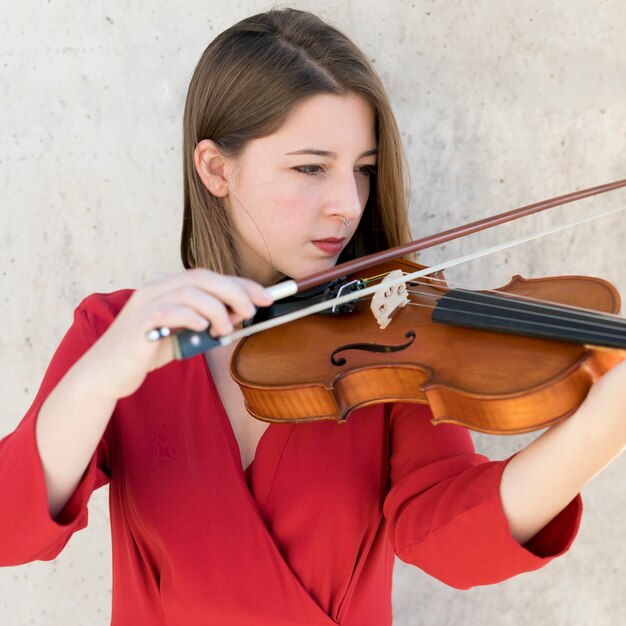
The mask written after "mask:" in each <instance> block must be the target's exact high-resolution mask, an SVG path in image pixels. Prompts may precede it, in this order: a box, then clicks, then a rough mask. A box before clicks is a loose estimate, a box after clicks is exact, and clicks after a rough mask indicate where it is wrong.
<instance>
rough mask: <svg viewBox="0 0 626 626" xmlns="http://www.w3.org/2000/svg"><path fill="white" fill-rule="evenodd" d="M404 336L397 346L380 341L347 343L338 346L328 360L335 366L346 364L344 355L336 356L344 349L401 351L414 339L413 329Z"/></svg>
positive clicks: (385, 351)
mask: <svg viewBox="0 0 626 626" xmlns="http://www.w3.org/2000/svg"><path fill="white" fill-rule="evenodd" d="M404 336H405V337H406V338H407V339H409V341H407V342H406V343H403V344H400V345H398V346H391V345H386V344H382V343H349V344H347V345H345V346H340V347H339V348H337V349H336V350H334V351H333V353H332V354H331V355H330V362H331V363H332V364H333V365H336V366H337V367H342V366H343V365H345V364H346V362H347V361H346V359H345V358H344V357H339V358H336V357H337V355H338V354H339V353H340V352H344V351H346V350H365V351H366V352H384V353H389V352H401V351H402V350H406V349H407V348H409V347H410V346H411V344H412V343H413V342H414V341H415V331H412V330H408V331H407V332H406V333H405V334H404Z"/></svg>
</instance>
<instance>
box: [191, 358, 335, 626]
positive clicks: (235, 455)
mask: <svg viewBox="0 0 626 626" xmlns="http://www.w3.org/2000/svg"><path fill="white" fill-rule="evenodd" d="M202 361H203V362H204V368H205V372H206V375H207V382H208V385H209V389H210V392H211V393H212V394H213V397H214V399H215V407H216V408H217V413H218V421H219V422H220V425H221V427H222V431H223V433H224V437H225V439H226V443H227V444H228V448H229V450H230V457H231V461H232V463H233V466H234V469H235V472H236V474H237V476H238V477H239V481H240V484H241V487H242V490H243V492H244V494H245V496H246V498H247V500H248V502H249V503H250V509H251V512H252V514H253V516H254V517H255V518H256V519H257V522H258V524H259V526H260V529H261V531H262V532H263V534H264V535H265V536H266V537H267V539H268V541H269V543H270V544H271V549H272V551H273V552H274V554H275V558H276V560H277V562H279V563H280V564H281V568H282V569H283V570H284V571H285V572H286V573H287V574H288V577H289V579H290V580H291V581H292V583H293V584H294V585H295V587H296V588H297V589H298V590H299V592H300V593H301V595H302V597H303V598H306V601H307V602H308V603H309V604H310V605H311V606H312V609H313V610H315V611H316V612H317V613H319V615H320V616H321V617H322V619H323V618H326V621H327V623H328V624H329V625H330V624H335V625H336V624H337V622H336V621H335V620H334V619H333V618H332V617H331V616H330V615H328V613H326V611H325V610H324V609H323V608H322V607H321V606H320V605H319V604H318V603H317V602H316V601H315V600H314V599H313V597H312V596H311V594H310V593H309V592H308V591H307V590H306V589H305V587H304V586H303V584H302V582H301V581H300V579H299V577H298V575H297V573H296V572H295V571H294V570H293V569H292V567H291V565H290V564H289V563H288V562H287V560H286V559H285V557H284V556H283V554H282V552H281V551H280V550H279V548H278V546H277V544H276V539H275V538H274V536H273V535H272V533H271V531H270V529H269V528H268V526H267V524H266V522H265V521H264V519H263V516H262V515H261V508H262V505H260V503H259V501H258V500H257V497H255V493H253V492H254V489H252V488H251V487H252V485H248V481H247V480H246V472H249V474H250V478H251V479H252V472H253V471H254V465H255V463H257V456H258V452H259V450H260V449H261V448H265V447H269V445H270V443H273V444H274V452H277V451H278V450H280V453H278V454H276V455H275V458H274V461H273V465H274V471H273V472H271V474H272V480H269V481H267V484H266V488H264V489H263V490H262V491H264V494H263V498H262V500H263V502H264V503H266V502H267V499H268V498H269V496H270V495H271V488H272V486H273V484H274V480H273V478H274V476H275V475H276V473H277V472H278V470H279V467H280V461H281V459H282V456H283V452H284V449H285V447H286V445H287V443H288V441H289V439H290V438H291V435H292V433H293V430H294V427H295V424H270V425H269V426H268V428H267V429H266V430H265V432H264V433H263V434H262V435H261V438H260V439H259V443H258V445H257V452H256V453H255V458H254V459H253V461H252V463H250V465H249V466H248V467H247V468H246V469H245V471H244V469H243V466H242V464H241V456H240V452H239V445H238V444H237V439H236V437H235V432H234V430H233V427H232V424H231V423H230V419H229V418H228V415H227V413H226V409H225V408H224V405H223V404H222V400H221V398H220V395H219V392H218V390H217V386H216V385H215V381H214V380H213V376H212V375H211V368H210V367H209V363H208V362H207V360H206V358H203V359H202ZM251 419H252V418H251ZM276 435H279V436H280V439H279V440H277V441H272V442H270V438H272V439H273V438H274V437H275V436H276ZM264 456H265V453H264ZM257 465H258V463H257ZM250 482H251V483H252V480H250ZM257 495H259V496H260V495H261V494H257Z"/></svg>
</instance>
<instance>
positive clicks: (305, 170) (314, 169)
mask: <svg viewBox="0 0 626 626" xmlns="http://www.w3.org/2000/svg"><path fill="white" fill-rule="evenodd" d="M293 169H294V170H296V172H300V173H301V174H311V175H313V176H314V175H315V174H322V173H323V172H324V168H323V167H322V166H321V165H298V166H297V167H294V168H293Z"/></svg>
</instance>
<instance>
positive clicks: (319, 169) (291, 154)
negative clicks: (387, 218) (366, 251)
mask: <svg viewBox="0 0 626 626" xmlns="http://www.w3.org/2000/svg"><path fill="white" fill-rule="evenodd" d="M376 153H377V150H376V132H375V123H374V113H373V111H372V109H371V107H370V105H369V104H368V103H367V102H366V101H365V100H364V99H362V98H361V97H359V96H356V95H348V96H345V97H343V96H335V95H326V94H324V95H316V96H313V97H311V98H310V99H308V100H305V101H304V102H303V103H301V104H300V105H298V106H297V107H296V108H295V109H294V111H293V112H292V113H291V115H290V116H289V117H288V118H287V120H286V122H285V123H284V124H283V126H282V127H281V128H280V129H279V130H278V131H277V132H276V133H274V134H272V135H269V136H267V137H262V138H260V139H255V140H253V141H251V142H249V143H248V145H247V146H246V148H245V149H244V151H243V153H242V154H241V155H240V156H239V157H237V158H236V159H233V160H232V161H230V163H229V164H228V165H227V167H226V168H225V172H226V176H227V185H228V192H227V195H226V197H225V198H224V200H225V207H226V210H227V211H228V212H229V217H230V221H231V224H232V226H233V228H234V230H235V233H236V235H237V240H238V253H239V258H240V260H241V267H242V274H243V275H244V276H246V277H248V278H252V279H254V280H257V281H259V282H261V283H263V284H271V283H273V282H276V281H277V280H278V279H280V278H281V277H282V276H290V277H292V278H301V277H303V276H306V275H308V274H311V273H313V272H317V271H319V270H322V269H326V268H328V267H330V266H332V265H334V264H335V263H336V261H337V257H338V256H339V253H340V252H341V250H343V248H345V246H346V245H347V244H348V242H349V240H350V238H351V237H352V235H353V234H354V232H355V230H356V228H357V226H358V225H359V220H360V218H361V215H362V214H363V209H364V207H365V203H366V202H367V198H368V196H369V192H370V176H371V173H372V171H373V170H374V169H375V166H376ZM344 218H345V221H346V222H350V223H349V225H346V224H345V223H344Z"/></svg>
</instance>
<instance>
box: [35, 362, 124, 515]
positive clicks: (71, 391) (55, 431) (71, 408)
mask: <svg viewBox="0 0 626 626" xmlns="http://www.w3.org/2000/svg"><path fill="white" fill-rule="evenodd" d="M115 404H116V400H115V399H110V398H106V397H104V396H102V395H100V394H99V392H98V369H97V367H96V363H94V362H93V355H92V354H90V353H89V352H88V353H86V354H85V355H84V356H83V358H82V359H80V360H79V361H77V362H76V364H75V365H74V366H73V367H72V368H71V369H70V370H69V371H68V372H67V374H66V375H65V376H64V377H63V379H62V380H61V381H60V382H59V384H58V385H57V386H56V388H55V389H54V390H53V391H52V392H51V393H50V395H49V396H48V397H47V398H46V400H45V402H44V403H43V405H42V407H41V409H40V411H39V415H38V417H37V425H36V441H37V447H38V450H39V456H40V458H41V462H42V465H43V469H44V476H45V481H46V487H47V491H48V507H49V510H50V514H51V515H52V517H55V516H56V515H57V514H58V513H59V512H60V511H61V510H62V509H63V507H64V506H65V504H66V503H67V501H68V500H69V498H70V497H71V495H72V493H73V492H74V491H75V489H76V487H77V485H78V483H79V482H80V480H81V478H82V476H83V474H84V472H85V469H86V468H87V466H88V464H89V460H90V459H91V457H92V456H93V454H94V452H95V450H96V448H97V446H98V442H99V441H100V439H101V437H102V434H103V433H104V430H105V429H106V426H107V424H108V422H109V419H110V418H111V414H112V413H113V409H114V408H115Z"/></svg>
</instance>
